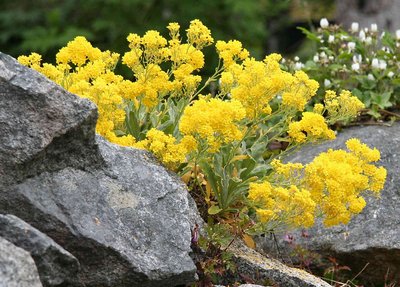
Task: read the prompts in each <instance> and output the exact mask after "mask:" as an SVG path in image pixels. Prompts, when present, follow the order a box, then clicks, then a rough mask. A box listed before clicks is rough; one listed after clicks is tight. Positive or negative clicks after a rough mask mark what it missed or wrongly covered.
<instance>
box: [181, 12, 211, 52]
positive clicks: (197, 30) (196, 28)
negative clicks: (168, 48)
mask: <svg viewBox="0 0 400 287" xmlns="http://www.w3.org/2000/svg"><path fill="white" fill-rule="evenodd" d="M186 32H187V34H186V35H187V38H188V43H189V44H191V45H193V46H194V47H196V48H197V49H199V50H201V49H203V48H204V47H206V46H209V45H211V44H212V43H213V42H214V39H213V38H212V37H211V31H210V30H209V29H208V28H207V27H206V26H204V24H203V23H202V22H201V21H200V20H198V19H195V20H192V21H190V25H189V28H188V29H187V30H186Z"/></svg>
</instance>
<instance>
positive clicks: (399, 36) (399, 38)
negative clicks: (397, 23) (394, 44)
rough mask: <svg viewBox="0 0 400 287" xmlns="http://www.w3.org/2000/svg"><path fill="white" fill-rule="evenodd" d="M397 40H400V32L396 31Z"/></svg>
mask: <svg viewBox="0 0 400 287" xmlns="http://www.w3.org/2000/svg"><path fill="white" fill-rule="evenodd" d="M396 39H397V40H400V30H396Z"/></svg>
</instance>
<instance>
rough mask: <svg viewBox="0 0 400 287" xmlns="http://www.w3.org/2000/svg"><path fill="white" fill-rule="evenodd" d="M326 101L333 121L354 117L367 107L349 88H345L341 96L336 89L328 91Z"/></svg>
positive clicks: (326, 106)
mask: <svg viewBox="0 0 400 287" xmlns="http://www.w3.org/2000/svg"><path fill="white" fill-rule="evenodd" d="M324 103H325V108H326V110H327V111H328V114H329V116H330V118H331V119H332V121H333V122H335V121H337V119H341V120H345V121H346V120H348V119H351V118H354V117H356V116H357V115H358V114H359V113H360V111H361V110H362V109H363V108H365V106H364V104H363V102H361V101H360V100H359V99H358V98H357V97H354V96H353V95H352V94H351V92H350V91H347V90H343V91H342V92H341V93H340V95H339V96H338V95H337V94H336V93H335V92H334V91H331V90H328V91H326V93H325V98H324Z"/></svg>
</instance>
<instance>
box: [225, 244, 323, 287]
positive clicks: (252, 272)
mask: <svg viewBox="0 0 400 287" xmlns="http://www.w3.org/2000/svg"><path fill="white" fill-rule="evenodd" d="M229 251H230V252H232V253H233V255H234V260H235V262H236V267H237V272H238V273H240V274H243V275H246V276H248V277H250V278H251V279H253V280H254V282H260V281H261V282H268V284H269V285H273V286H275V285H276V286H285V287H329V286H331V285H329V284H328V283H326V282H325V281H323V280H322V279H319V278H317V277H315V276H313V275H311V274H310V273H307V272H306V271H304V270H301V269H296V268H291V267H288V266H286V265H284V264H282V263H280V262H279V261H277V260H275V259H270V258H267V257H265V256H263V255H261V254H260V253H258V252H256V251H255V250H253V249H250V248H248V247H247V246H245V245H244V244H234V245H233V247H232V248H230V250H229Z"/></svg>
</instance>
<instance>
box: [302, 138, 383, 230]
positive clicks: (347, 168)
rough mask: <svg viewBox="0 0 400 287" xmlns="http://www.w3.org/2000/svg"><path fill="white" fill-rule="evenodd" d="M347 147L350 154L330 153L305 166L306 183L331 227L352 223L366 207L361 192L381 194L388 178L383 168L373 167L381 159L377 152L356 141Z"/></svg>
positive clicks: (342, 151) (351, 140)
mask: <svg viewBox="0 0 400 287" xmlns="http://www.w3.org/2000/svg"><path fill="white" fill-rule="evenodd" d="M346 145H347V146H348V149H349V150H350V152H346V151H344V150H328V151H327V152H326V153H321V154H320V155H318V156H317V157H316V158H315V159H314V160H313V161H312V162H311V163H310V164H308V165H307V166H306V167H305V177H304V183H305V185H306V186H307V188H308V189H309V190H310V192H311V194H312V198H313V199H314V200H315V201H316V202H318V203H319V204H320V206H321V209H322V211H323V213H324V215H325V219H324V222H325V225H327V226H332V225H336V224H339V223H344V224H346V223H348V221H349V220H350V218H351V216H352V215H353V214H356V213H359V212H361V210H362V209H363V208H364V206H365V200H364V199H363V198H362V196H361V193H362V192H364V191H365V190H371V191H374V192H375V193H379V191H380V190H382V188H383V184H384V182H385V178H386V170H385V169H384V168H383V167H379V168H377V167H376V166H373V165H371V164H369V162H371V161H376V160H378V159H379V157H377V155H376V153H375V152H374V151H373V150H371V149H369V148H368V147H367V146H366V145H365V144H362V143H361V142H360V141H359V140H356V139H350V140H348V141H347V143H346ZM378 155H379V154H378Z"/></svg>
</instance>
